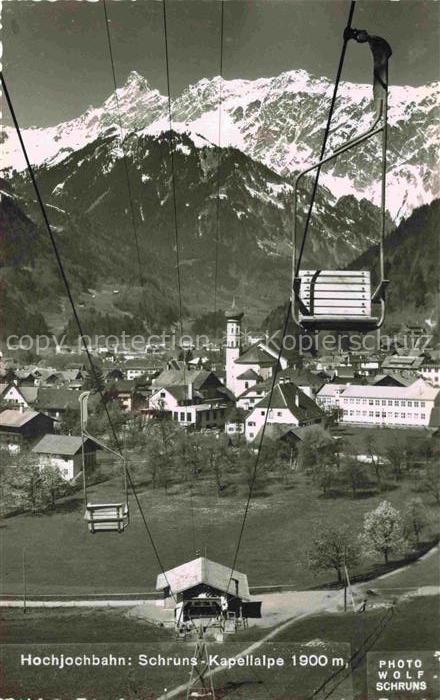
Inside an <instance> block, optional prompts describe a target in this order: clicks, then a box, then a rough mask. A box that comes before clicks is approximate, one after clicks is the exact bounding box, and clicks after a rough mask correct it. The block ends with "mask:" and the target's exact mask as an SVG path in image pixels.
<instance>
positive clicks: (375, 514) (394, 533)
mask: <svg viewBox="0 0 440 700" xmlns="http://www.w3.org/2000/svg"><path fill="white" fill-rule="evenodd" d="M359 537H360V541H361V543H362V544H363V546H364V549H365V552H366V553H367V554H372V555H374V554H381V555H382V556H383V557H384V559H385V563H386V564H388V561H389V556H390V554H391V553H392V552H396V551H398V550H399V549H401V548H402V547H403V545H404V530H403V521H402V517H401V515H400V512H399V511H398V510H397V509H396V508H394V507H393V506H392V505H391V503H389V502H388V501H382V503H380V504H379V505H378V507H377V508H376V509H375V510H372V511H370V512H369V513H366V514H365V516H364V529H363V532H362V533H361V535H360V536H359Z"/></svg>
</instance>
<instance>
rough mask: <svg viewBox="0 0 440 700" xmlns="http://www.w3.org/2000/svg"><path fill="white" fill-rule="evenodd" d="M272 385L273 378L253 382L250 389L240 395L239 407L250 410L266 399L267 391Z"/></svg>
mask: <svg viewBox="0 0 440 700" xmlns="http://www.w3.org/2000/svg"><path fill="white" fill-rule="evenodd" d="M271 386H272V379H268V380H266V381H265V382H258V383H256V384H253V385H252V386H250V387H249V388H248V389H246V390H245V391H243V393H242V394H241V395H240V396H239V397H238V399H237V408H242V409H243V410H244V411H249V410H250V409H251V408H253V407H254V406H256V404H257V403H259V402H260V401H261V400H262V399H264V397H265V396H266V394H267V392H268V391H270V388H271Z"/></svg>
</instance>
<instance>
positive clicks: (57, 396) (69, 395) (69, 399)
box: [37, 387, 81, 423]
mask: <svg viewBox="0 0 440 700" xmlns="http://www.w3.org/2000/svg"><path fill="white" fill-rule="evenodd" d="M80 393H81V392H80V391H75V390H70V389H66V388H65V387H62V388H59V389H53V388H46V387H41V388H40V389H39V391H38V398H37V407H38V409H39V410H40V411H44V413H47V414H48V415H49V416H51V417H52V418H54V419H55V421H56V422H57V423H59V422H60V421H61V420H62V418H63V416H64V415H65V413H66V411H75V412H78V414H79V396H80Z"/></svg>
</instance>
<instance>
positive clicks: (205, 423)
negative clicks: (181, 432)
mask: <svg viewBox="0 0 440 700" xmlns="http://www.w3.org/2000/svg"><path fill="white" fill-rule="evenodd" d="M230 405H231V403H230V401H229V400H228V398H227V396H226V395H223V396H222V395H219V396H217V397H212V398H208V397H206V396H204V395H203V394H202V393H201V392H200V391H199V390H197V389H195V388H194V387H193V385H192V384H191V383H189V384H184V385H172V386H167V387H159V388H158V389H156V390H155V391H154V392H153V394H152V395H151V397H150V403H149V406H150V409H153V410H161V411H165V412H167V413H169V414H170V417H171V418H172V419H173V420H175V421H176V422H177V423H179V425H181V426H182V427H189V426H193V427H195V428H223V427H224V425H225V416H226V411H227V409H228V408H229V407H230Z"/></svg>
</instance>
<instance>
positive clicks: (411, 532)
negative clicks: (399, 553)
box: [404, 498, 429, 545]
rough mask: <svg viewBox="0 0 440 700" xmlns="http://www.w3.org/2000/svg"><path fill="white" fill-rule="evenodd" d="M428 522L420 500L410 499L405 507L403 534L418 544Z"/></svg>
mask: <svg viewBox="0 0 440 700" xmlns="http://www.w3.org/2000/svg"><path fill="white" fill-rule="evenodd" d="M428 522H429V519H428V513H427V509H426V506H425V504H424V503H423V501H422V499H421V498H411V499H410V500H409V501H408V503H407V504H406V506H405V519H404V523H405V533H406V535H407V537H408V539H413V540H414V541H415V543H416V544H417V545H419V544H420V535H421V533H422V531H423V530H424V529H425V527H426V526H427V524H428Z"/></svg>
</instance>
